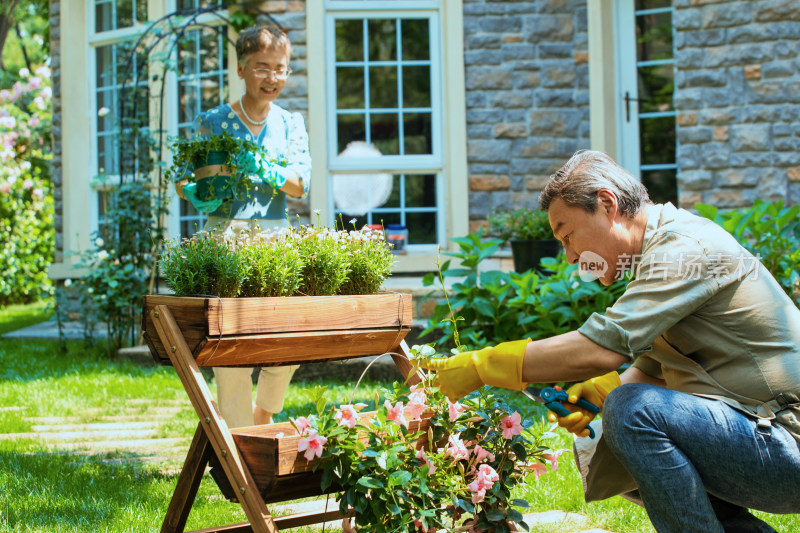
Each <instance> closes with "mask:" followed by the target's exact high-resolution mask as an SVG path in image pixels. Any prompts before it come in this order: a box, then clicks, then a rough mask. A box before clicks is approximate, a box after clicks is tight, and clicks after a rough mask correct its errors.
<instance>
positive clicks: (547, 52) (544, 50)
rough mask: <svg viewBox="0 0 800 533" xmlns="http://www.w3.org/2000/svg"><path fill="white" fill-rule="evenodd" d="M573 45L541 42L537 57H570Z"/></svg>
mask: <svg viewBox="0 0 800 533" xmlns="http://www.w3.org/2000/svg"><path fill="white" fill-rule="evenodd" d="M573 53H574V47H573V46H572V45H571V44H561V43H542V44H541V45H540V46H539V59H570V60H572V54H573Z"/></svg>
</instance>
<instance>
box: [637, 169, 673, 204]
mask: <svg viewBox="0 0 800 533" xmlns="http://www.w3.org/2000/svg"><path fill="white" fill-rule="evenodd" d="M677 182H678V180H677V177H676V171H675V170H648V171H642V183H643V184H644V186H645V187H647V192H648V193H650V199H651V200H652V201H654V202H656V203H665V202H672V203H673V204H675V205H678V186H677V185H676V184H677Z"/></svg>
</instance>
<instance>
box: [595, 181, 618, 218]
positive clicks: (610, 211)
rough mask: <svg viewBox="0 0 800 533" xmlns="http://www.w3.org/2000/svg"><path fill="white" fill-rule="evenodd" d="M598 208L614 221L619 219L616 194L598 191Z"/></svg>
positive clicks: (606, 190)
mask: <svg viewBox="0 0 800 533" xmlns="http://www.w3.org/2000/svg"><path fill="white" fill-rule="evenodd" d="M597 208H598V209H602V210H603V213H604V214H605V215H606V216H607V217H609V220H611V221H613V220H614V219H616V218H617V213H618V210H619V203H618V202H617V197H616V196H614V193H612V192H611V191H609V190H608V189H600V190H599V191H597Z"/></svg>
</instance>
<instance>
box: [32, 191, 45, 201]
mask: <svg viewBox="0 0 800 533" xmlns="http://www.w3.org/2000/svg"><path fill="white" fill-rule="evenodd" d="M33 195H34V196H35V197H36V198H38V199H39V200H41V199H42V198H44V193H43V192H42V189H33Z"/></svg>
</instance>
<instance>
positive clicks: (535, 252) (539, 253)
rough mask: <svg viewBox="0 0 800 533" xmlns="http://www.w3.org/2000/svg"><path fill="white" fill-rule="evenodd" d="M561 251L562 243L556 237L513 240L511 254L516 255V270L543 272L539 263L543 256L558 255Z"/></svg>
mask: <svg viewBox="0 0 800 533" xmlns="http://www.w3.org/2000/svg"><path fill="white" fill-rule="evenodd" d="M560 251H561V244H560V243H559V242H558V241H557V240H556V239H537V240H532V241H522V240H514V239H512V240H511V255H512V256H513V257H514V271H515V272H527V271H528V270H531V269H535V270H536V271H538V272H541V268H540V267H539V263H540V262H541V260H542V258H544V257H558V253H559V252H560Z"/></svg>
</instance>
